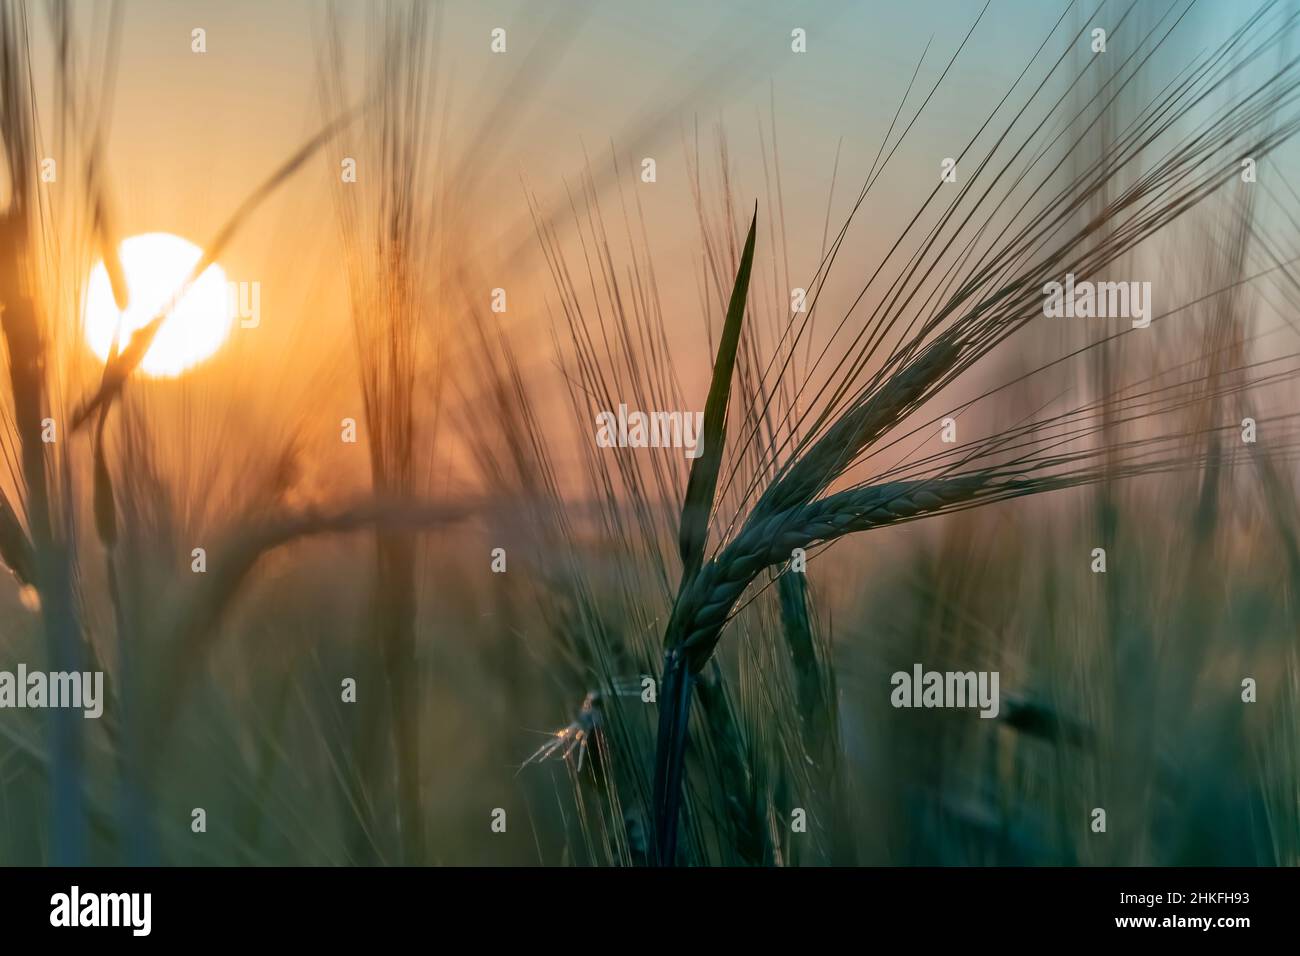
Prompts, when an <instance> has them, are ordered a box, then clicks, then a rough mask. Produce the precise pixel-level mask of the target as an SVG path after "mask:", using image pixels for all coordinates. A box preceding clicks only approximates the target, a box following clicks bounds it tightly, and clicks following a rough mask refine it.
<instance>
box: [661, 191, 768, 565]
mask: <svg viewBox="0 0 1300 956" xmlns="http://www.w3.org/2000/svg"><path fill="white" fill-rule="evenodd" d="M757 226H758V205H757V203H755V205H754V217H753V219H751V220H750V223H749V236H748V237H747V238H746V239H745V251H744V252H743V253H742V254H741V256H740V268H739V270H737V272H736V283H735V285H734V286H733V287H732V289H731V303H730V304H729V305H728V306H727V320H726V322H725V323H724V324H723V326H722V335H721V337H720V338H719V339H718V356H717V358H716V359H715V360H714V362H713V380H712V381H711V382H710V384H709V397H708V400H707V401H706V402H705V405H704V428H703V431H702V434H701V435H700V439H699V440H700V442H701V443H702V444H703V453H702V454H701V455H700V456H699V457H698V458H696V459H695V463H694V464H693V465H692V466H691V477H690V479H689V480H688V481H687V483H686V497H685V499H684V500H683V501H682V522H681V531H680V534H679V538H678V543H679V545H680V547H681V553H682V583H683V585H685V583H686V582H687V581H689V580H690V579H691V578H693V577H695V575H696V573H697V572H698V571H699V570H700V565H701V564H703V562H704V548H705V546H706V545H707V544H708V539H709V514H710V513H711V512H712V510H713V497H714V495H715V494H716V493H717V488H718V472H719V471H720V470H721V468H722V451H723V446H724V445H725V444H726V440H727V403H728V399H729V398H730V396H731V376H732V373H733V372H734V371H735V368H736V351H737V349H738V348H739V346H740V329H741V325H742V324H743V322H744V318H745V299H746V297H747V296H748V294H749V273H750V270H751V268H752V266H753V264H754V233H755V230H756V228H757Z"/></svg>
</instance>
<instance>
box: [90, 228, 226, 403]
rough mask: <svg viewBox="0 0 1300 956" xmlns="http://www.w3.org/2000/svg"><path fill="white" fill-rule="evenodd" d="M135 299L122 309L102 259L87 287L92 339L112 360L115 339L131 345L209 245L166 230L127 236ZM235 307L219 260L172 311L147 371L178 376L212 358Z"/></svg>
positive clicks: (144, 366) (124, 247) (125, 265)
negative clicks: (232, 308)
mask: <svg viewBox="0 0 1300 956" xmlns="http://www.w3.org/2000/svg"><path fill="white" fill-rule="evenodd" d="M119 255H120V256H121V259H122V271H123V272H124V273H125V276H126V285H127V290H128V292H129V294H130V303H129V305H128V308H127V310H126V311H125V312H121V313H119V312H118V309H117V304H116V303H115V302H114V300H113V289H112V285H111V283H110V282H109V278H108V271H107V270H106V269H105V268H104V264H103V263H102V262H99V263H97V264H96V265H95V268H94V269H93V270H92V271H91V273H90V281H89V283H88V285H87V287H86V307H85V327H86V343H87V344H88V345H89V346H90V348H91V350H92V351H93V352H94V353H95V354H96V355H98V356H99V357H100V358H101V359H107V358H108V354H109V350H110V349H111V348H112V345H113V339H114V337H115V336H117V335H118V334H119V332H118V329H119V324H120V329H121V332H120V336H121V338H120V341H119V343H118V348H119V349H121V348H123V347H125V345H126V343H127V342H128V341H130V338H131V335H132V334H133V333H135V332H136V330H138V329H140V328H142V327H143V326H145V325H147V324H148V323H149V322H150V320H151V319H153V318H154V316H156V315H157V314H158V312H159V310H161V309H162V308H164V307H165V306H166V305H167V303H168V302H169V301H170V299H171V297H172V296H173V295H175V294H176V291H177V290H178V289H179V288H180V286H181V284H182V283H183V282H184V281H185V279H186V277H187V276H188V275H189V273H190V270H191V269H193V268H194V266H195V265H196V264H197V263H198V261H199V257H200V256H202V255H203V250H202V249H200V248H199V247H198V246H196V245H194V243H192V242H187V241H186V240H184V239H181V238H180V237H179V236H173V235H171V234H170V233H166V232H150V233H145V234H144V235H140V236H132V237H131V238H130V239H126V240H124V241H123V242H122V244H121V246H120V247H119ZM231 323H232V320H231V310H230V305H229V299H228V293H227V287H226V274H225V271H224V270H223V269H222V268H221V266H219V265H217V264H216V263H213V264H212V265H210V266H208V268H207V269H205V270H204V271H203V274H202V275H200V276H199V277H198V279H196V280H195V281H194V283H193V285H191V286H190V288H189V290H188V291H187V292H186V293H185V296H184V297H183V298H182V299H181V300H180V301H179V302H178V303H177V304H176V306H175V307H174V308H173V309H172V310H171V312H170V313H168V316H167V319H166V320H165V321H164V322H163V324H162V327H161V328H159V330H158V334H157V336H156V337H155V338H154V340H153V344H152V345H150V346H149V351H148V352H146V353H145V356H144V360H143V361H142V362H141V363H140V370H141V371H142V372H144V373H145V374H146V375H153V376H162V377H167V376H176V375H180V374H181V373H183V372H185V371H186V370H188V369H190V368H192V367H193V366H195V365H197V364H199V363H200V362H202V361H204V360H205V359H207V358H210V357H211V356H212V354H213V353H214V352H216V351H217V349H219V348H220V347H221V344H222V343H223V342H224V341H225V340H226V337H227V336H228V335H229V334H230V327H231Z"/></svg>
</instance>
